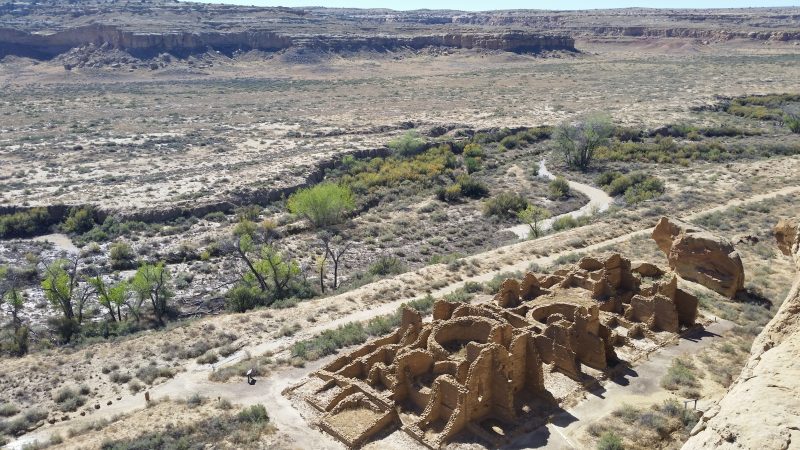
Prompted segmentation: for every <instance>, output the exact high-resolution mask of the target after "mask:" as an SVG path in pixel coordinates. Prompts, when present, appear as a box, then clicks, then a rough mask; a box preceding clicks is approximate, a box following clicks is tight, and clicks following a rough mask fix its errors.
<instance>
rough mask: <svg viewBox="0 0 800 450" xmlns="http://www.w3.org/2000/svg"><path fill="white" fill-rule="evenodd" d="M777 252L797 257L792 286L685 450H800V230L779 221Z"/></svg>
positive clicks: (699, 423)
mask: <svg viewBox="0 0 800 450" xmlns="http://www.w3.org/2000/svg"><path fill="white" fill-rule="evenodd" d="M775 237H776V239H777V240H778V247H779V248H780V249H781V250H782V251H783V252H784V253H785V254H787V255H790V256H792V257H793V258H794V261H795V265H796V267H797V270H798V274H797V277H796V278H795V282H794V286H792V289H791V290H790V291H789V294H788V295H787V297H786V300H784V301H783V303H782V304H781V307H780V309H778V312H777V314H776V315H775V317H774V318H773V319H772V320H771V321H770V322H769V323H768V324H767V326H766V327H764V329H763V330H762V331H761V333H760V334H759V335H758V337H756V339H755V341H754V342H753V346H752V348H751V349H750V358H749V359H748V361H747V364H746V365H745V367H744V369H743V370H742V373H741V374H740V375H739V378H738V379H737V380H736V381H735V382H734V383H733V384H732V385H731V387H730V388H729V389H728V392H727V394H726V395H725V396H724V397H723V398H722V399H721V400H720V401H719V402H718V403H717V404H716V405H714V406H712V407H711V408H709V409H708V410H707V411H706V412H705V414H703V417H702V418H701V419H700V421H699V422H698V424H697V426H695V428H694V429H693V430H692V432H691V437H690V438H689V440H688V441H687V442H686V444H685V445H684V446H683V449H684V450H701V449H708V448H713V449H722V450H728V449H730V450H734V449H750V448H755V449H792V448H800V320H797V319H798V317H800V239H799V238H800V227H798V222H797V221H794V222H790V221H781V223H780V224H778V226H777V227H776V228H775Z"/></svg>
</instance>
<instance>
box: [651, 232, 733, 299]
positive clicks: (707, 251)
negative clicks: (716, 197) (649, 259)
mask: <svg viewBox="0 0 800 450" xmlns="http://www.w3.org/2000/svg"><path fill="white" fill-rule="evenodd" d="M653 239H654V240H655V241H656V244H658V248H660V249H661V251H662V252H664V254H665V255H667V260H668V261H669V266H670V267H671V268H672V269H673V270H675V272H676V273H677V274H678V275H680V276H681V277H682V278H684V279H687V280H689V281H694V282H696V283H700V284H702V285H703V286H705V287H707V288H709V289H711V290H713V291H715V292H718V293H720V294H722V295H724V296H726V297H728V298H734V297H735V296H736V293H737V292H739V291H741V290H742V289H744V267H743V266H742V259H741V258H740V257H739V253H737V252H736V249H735V248H734V247H733V244H731V242H730V241H728V240H727V239H725V238H723V237H720V236H716V235H714V234H712V233H710V232H709V231H706V230H703V229H701V228H699V227H696V226H694V225H691V224H688V223H686V222H682V221H679V220H675V219H668V218H666V217H662V218H661V220H659V222H658V224H657V225H656V227H655V229H654V230H653Z"/></svg>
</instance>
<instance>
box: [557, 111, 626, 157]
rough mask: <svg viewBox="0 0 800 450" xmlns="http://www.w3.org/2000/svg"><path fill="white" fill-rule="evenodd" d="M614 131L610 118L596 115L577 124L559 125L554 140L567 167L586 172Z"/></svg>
mask: <svg viewBox="0 0 800 450" xmlns="http://www.w3.org/2000/svg"><path fill="white" fill-rule="evenodd" d="M613 131H614V125H613V124H612V122H611V119H610V118H609V117H608V116H606V115H600V114H595V115H591V116H588V117H586V118H583V119H581V120H579V121H577V122H575V123H563V124H561V125H559V126H558V127H557V128H556V129H555V132H554V134H553V139H554V141H555V145H556V148H557V149H558V150H559V151H560V152H561V153H562V154H563V155H564V161H565V162H566V163H567V165H569V166H570V167H573V168H577V169H580V170H586V169H587V168H589V165H590V164H591V163H592V160H593V159H594V155H595V152H596V151H597V149H598V148H600V147H602V146H603V145H606V144H607V143H608V139H609V138H610V137H611V134H612V133H613Z"/></svg>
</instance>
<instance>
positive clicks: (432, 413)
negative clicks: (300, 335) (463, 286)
mask: <svg viewBox="0 0 800 450" xmlns="http://www.w3.org/2000/svg"><path fill="white" fill-rule="evenodd" d="M692 299H693V297H692V296H691V295H690V294H688V293H686V292H683V291H681V290H680V289H678V288H677V284H676V279H675V278H674V277H672V278H670V279H669V280H668V281H662V280H653V282H652V284H649V285H648V287H646V288H642V282H641V278H640V276H638V275H635V274H634V272H632V270H631V263H630V261H628V260H627V259H624V258H622V257H620V256H619V255H612V256H610V257H608V258H605V259H603V260H598V259H594V258H584V259H583V260H581V261H580V262H579V263H578V264H577V266H576V267H574V268H573V269H569V270H563V271H559V272H557V273H556V274H554V275H551V276H548V277H545V278H543V279H542V280H539V279H538V278H537V277H536V276H535V275H534V274H531V273H529V274H526V275H525V277H524V279H523V280H522V281H521V282H519V281H517V280H506V281H505V282H503V283H502V285H501V288H500V291H499V292H498V293H497V295H496V296H495V297H494V300H493V301H492V302H490V303H485V304H477V305H470V304H463V303H456V302H447V301H443V300H440V301H438V302H436V304H435V305H434V308H433V321H432V322H430V323H423V322H422V318H421V317H420V315H419V313H416V312H414V311H411V310H405V311H404V312H403V314H402V323H401V326H400V327H399V328H398V329H397V330H396V331H395V332H394V333H392V334H390V335H389V336H387V337H384V338H381V339H378V340H375V341H372V342H370V343H367V344H365V345H364V346H362V347H360V348H359V349H357V350H355V351H353V352H350V353H349V354H346V355H343V356H341V357H339V358H337V359H335V360H334V361H332V362H331V363H329V364H328V365H326V366H325V367H323V368H322V369H321V370H319V371H318V372H316V373H315V375H314V376H315V377H316V379H317V380H319V383H318V384H317V385H315V386H318V387H316V388H315V389H314V390H313V392H312V393H311V394H310V395H308V396H307V397H306V401H307V402H308V403H310V404H312V405H313V406H314V407H315V408H316V409H317V410H319V411H320V412H321V413H322V415H321V418H320V420H319V424H320V427H321V428H323V429H324V430H326V431H327V432H329V433H330V434H331V435H333V436H334V437H336V438H337V439H339V440H340V441H342V442H343V443H345V444H346V445H348V446H351V447H352V446H358V445H360V444H361V443H364V442H366V441H367V440H368V439H369V438H370V437H371V436H373V435H374V434H376V433H379V432H381V430H383V429H385V428H386V427H390V426H400V428H401V429H402V430H403V431H405V432H406V433H408V434H409V435H410V436H412V437H414V438H415V439H417V440H418V441H420V442H421V443H423V444H425V445H427V446H429V447H432V448H437V447H439V446H441V445H442V444H444V443H446V442H449V441H450V440H451V439H452V438H453V437H454V436H455V435H457V434H459V433H472V434H473V435H476V436H477V437H479V438H482V439H484V440H487V441H489V443H490V444H492V445H500V444H501V443H502V439H504V438H505V436H503V435H501V434H492V433H491V432H489V431H487V428H486V427H485V426H483V422H484V421H485V420H489V419H490V420H497V421H500V423H503V424H507V425H508V426H509V427H510V428H511V429H514V427H517V426H518V425H519V424H520V423H522V422H523V421H524V419H525V416H526V414H528V413H529V412H526V411H525V408H524V407H522V400H523V399H531V398H538V399H540V400H541V401H542V402H552V401H553V400H552V399H553V396H552V395H549V393H548V392H547V390H546V389H545V382H544V380H545V377H544V374H545V370H547V371H552V370H555V371H559V372H561V373H563V374H564V375H566V376H568V377H571V378H574V379H575V380H582V377H583V372H584V369H583V367H584V366H586V367H591V368H593V369H595V370H599V371H604V370H607V369H608V368H609V367H610V366H613V365H615V364H616V363H617V362H618V361H619V358H618V357H617V354H616V351H615V346H618V345H620V344H621V343H624V342H625V339H626V338H625V337H624V336H620V335H619V334H618V333H617V331H615V327H617V326H619V325H620V324H624V326H629V327H633V326H634V325H635V324H636V323H637V322H641V323H642V324H643V325H645V326H646V328H648V329H651V330H658V331H678V330H679V328H680V326H682V325H691V324H692V323H693V322H694V317H695V314H696V308H697V301H696V299H694V301H692ZM692 307H694V311H692V310H691V309H692ZM398 408H399V409H401V410H403V411H404V412H405V413H404V414H402V415H398V414H397V413H396V411H397V409H398ZM401 417H403V418H402V419H401ZM359 418H361V419H362V420H360V421H359ZM354 422H355V423H354Z"/></svg>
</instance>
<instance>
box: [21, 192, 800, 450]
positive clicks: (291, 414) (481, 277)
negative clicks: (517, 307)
mask: <svg viewBox="0 0 800 450" xmlns="http://www.w3.org/2000/svg"><path fill="white" fill-rule="evenodd" d="M797 192H800V186H787V187H784V188H782V189H779V190H776V191H772V192H768V193H765V194H759V195H755V196H752V197H748V198H746V199H736V200H731V201H729V202H727V203H725V204H722V205H719V206H717V207H714V208H708V209H704V210H701V211H696V212H694V213H692V214H689V215H686V216H683V217H681V218H682V219H684V220H692V219H695V218H697V217H699V216H702V215H704V214H708V213H712V212H717V211H721V210H724V209H726V208H729V207H732V206H740V205H744V204H749V203H756V202H760V201H763V200H766V199H769V198H773V197H776V196H780V195H789V194H794V193H797ZM588 226H589V227H591V226H593V225H588ZM651 232H652V228H647V229H643V230H637V231H632V232H630V233H626V234H623V235H621V236H617V237H614V238H611V239H607V240H604V241H601V242H597V243H595V244H592V245H588V246H585V247H582V248H576V249H569V250H565V251H562V252H558V253H554V254H551V255H548V256H539V257H536V256H530V254H529V252H526V251H524V250H525V249H527V247H528V246H530V244H531V243H532V242H544V241H547V240H551V239H558V236H557V235H550V236H545V237H543V238H540V239H538V240H536V241H525V242H520V243H516V244H512V245H509V246H506V247H502V248H499V249H494V250H491V251H489V252H485V253H482V254H478V255H473V256H471V257H467V258H465V260H466V261H468V262H469V261H471V260H475V259H478V260H480V259H485V258H488V257H489V256H491V255H497V254H504V255H509V254H519V258H517V261H518V262H516V263H512V264H506V265H502V266H500V267H497V266H482V267H489V268H491V270H487V271H486V272H484V273H481V274H478V275H475V276H472V277H468V278H464V279H462V280H461V281H458V282H454V283H451V284H449V285H448V286H446V287H443V288H441V289H438V290H434V291H433V292H431V294H432V295H433V296H435V297H438V296H442V295H445V294H448V293H451V292H453V291H455V290H456V289H458V288H460V287H462V286H463V285H464V284H465V283H466V282H468V281H474V282H486V281H489V280H491V279H492V278H493V277H494V276H496V275H497V274H500V273H503V272H509V271H525V270H527V269H528V267H529V266H530V265H531V264H537V265H539V266H541V267H547V266H549V265H551V264H553V263H554V262H555V261H556V260H557V259H558V258H559V257H560V256H563V255H566V254H570V253H574V252H576V251H579V252H585V253H591V252H593V251H596V250H599V249H601V248H604V247H608V246H612V245H614V244H617V243H620V242H624V241H627V240H629V239H631V238H632V237H634V236H638V235H644V234H649V233H651ZM434 273H436V272H435V270H434V269H431V268H430V267H426V268H422V269H420V270H418V271H417V272H413V273H407V274H403V275H399V276H397V277H395V278H393V279H390V280H389V281H400V282H402V283H419V282H420V280H421V278H425V276H430V275H432V274H434ZM386 282H387V280H381V281H378V282H376V283H375V284H377V285H378V286H386ZM363 289H376V288H375V287H372V288H370V287H369V286H365V287H364V288H362V290H363ZM365 292H366V291H365ZM396 292H399V289H398V290H397V291H396ZM353 295H354V293H353V292H349V293H344V294H340V295H338V296H335V297H328V298H325V299H321V301H325V302H328V303H331V302H334V303H335V302H336V301H337V300H338V301H345V299H348V298H350V297H351V296H353ZM419 297H420V296H417V297H415V298H419ZM409 300H411V298H401V299H398V300H395V301H391V302H387V303H381V304H378V305H376V306H374V307H371V308H366V307H365V308H363V309H359V310H356V311H353V312H352V313H349V314H345V315H343V316H341V317H339V318H337V319H335V320H332V321H328V322H325V323H322V324H319V325H316V326H311V327H305V328H304V329H303V330H301V331H299V332H298V333H297V334H295V335H294V336H292V337H290V338H282V339H274V338H272V336H271V335H269V334H265V335H264V338H265V339H268V340H267V341H265V342H262V343H260V344H257V345H251V346H249V347H245V348H242V349H241V350H239V351H238V352H237V353H235V354H234V355H231V357H229V358H227V359H226V360H224V361H222V362H220V363H217V364H215V365H214V367H212V366H211V365H200V364H197V363H195V362H191V363H189V364H188V365H187V366H186V371H185V372H182V373H179V374H178V375H176V376H175V377H174V378H172V379H171V380H169V381H167V382H165V383H163V384H160V385H158V386H155V387H153V388H152V389H150V393H151V397H152V398H155V399H157V398H161V397H164V396H169V397H171V398H173V399H176V398H186V397H189V396H190V395H192V394H194V393H200V394H201V395H204V396H206V397H210V398H216V397H218V396H221V397H224V398H227V399H229V400H231V401H232V402H234V403H241V404H250V403H257V402H258V403H263V404H264V405H265V406H266V407H267V409H268V410H270V411H272V410H275V413H274V414H271V417H273V418H274V422H275V425H276V426H277V427H278V428H279V429H280V430H281V432H282V433H285V434H287V435H288V436H289V437H290V438H291V439H293V440H294V442H295V443H296V444H297V447H298V448H309V447H314V448H343V447H341V446H340V445H339V444H338V443H336V442H333V441H332V440H331V439H330V438H329V437H327V436H326V435H324V434H323V433H321V432H319V431H316V430H314V429H312V428H310V427H309V426H308V425H307V423H306V422H305V421H304V420H302V419H301V418H300V417H299V414H298V413H297V412H296V410H295V409H294V408H292V407H291V405H289V404H288V403H287V401H286V400H285V399H284V398H283V397H282V396H281V395H280V394H279V393H280V391H281V390H282V389H283V388H284V387H286V386H287V385H289V384H291V383H293V382H296V381H299V380H300V379H302V378H303V376H305V375H307V374H308V373H310V372H311V371H313V370H314V368H315V367H317V366H318V365H319V363H320V362H317V363H312V364H309V365H307V366H306V367H305V368H299V369H294V368H293V369H287V370H281V371H279V372H276V373H274V374H272V375H271V376H270V377H268V378H265V379H262V380H259V382H258V383H257V385H256V386H255V387H251V386H248V385H247V384H246V383H245V382H244V381H241V382H237V383H215V382H211V381H209V380H208V376H209V374H210V373H211V372H212V370H214V369H215V368H216V369H219V368H220V367H224V366H227V365H230V364H233V363H235V362H237V361H239V360H241V359H242V358H244V357H245V355H247V354H250V355H254V356H255V355H261V354H264V353H266V352H268V351H269V352H272V353H273V354H276V355H279V356H280V354H281V353H282V352H283V353H284V356H285V355H286V354H287V353H288V350H289V349H290V348H291V346H292V345H293V344H294V343H295V342H298V341H301V340H304V339H308V338H309V337H312V336H314V335H316V334H319V333H320V332H322V331H324V330H327V329H331V328H336V327H337V326H339V325H342V324H345V323H349V322H353V321H364V320H368V319H370V318H372V317H375V316H379V315H383V314H387V313H390V312H392V311H394V310H395V309H396V308H398V307H399V306H400V305H402V304H403V303H406V302H408V301H409ZM311 302H313V301H309V302H306V303H311ZM145 406H146V405H145V402H144V397H143V396H142V395H139V396H135V397H124V398H123V399H122V400H120V401H118V402H115V403H114V404H113V405H111V406H108V407H104V408H103V410H102V417H106V418H109V417H111V416H113V415H117V414H123V413H127V412H130V411H133V410H136V409H140V408H144V407H145ZM100 417H101V416H88V417H80V416H78V417H75V418H73V419H70V420H68V421H65V422H59V423H57V424H55V425H52V426H45V427H42V428H40V429H38V430H36V431H34V432H31V433H29V434H27V435H24V436H22V437H20V438H18V439H17V440H15V441H13V442H11V443H9V444H8V447H9V448H11V449H19V448H21V447H22V446H23V445H26V444H29V443H32V442H33V441H35V440H38V441H40V442H45V441H47V440H48V439H49V437H50V436H51V435H53V434H56V433H59V434H62V435H65V434H66V431H67V430H68V429H70V428H73V427H76V426H79V425H84V424H86V423H90V422H92V421H94V420H98V419H99V418H100ZM559 432H560V430H559ZM303 443H305V445H304V444H303ZM309 443H313V445H311V446H309V445H307V444H309ZM321 443H322V444H321ZM320 445H323V446H322V447H320ZM328 445H330V447H328Z"/></svg>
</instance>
